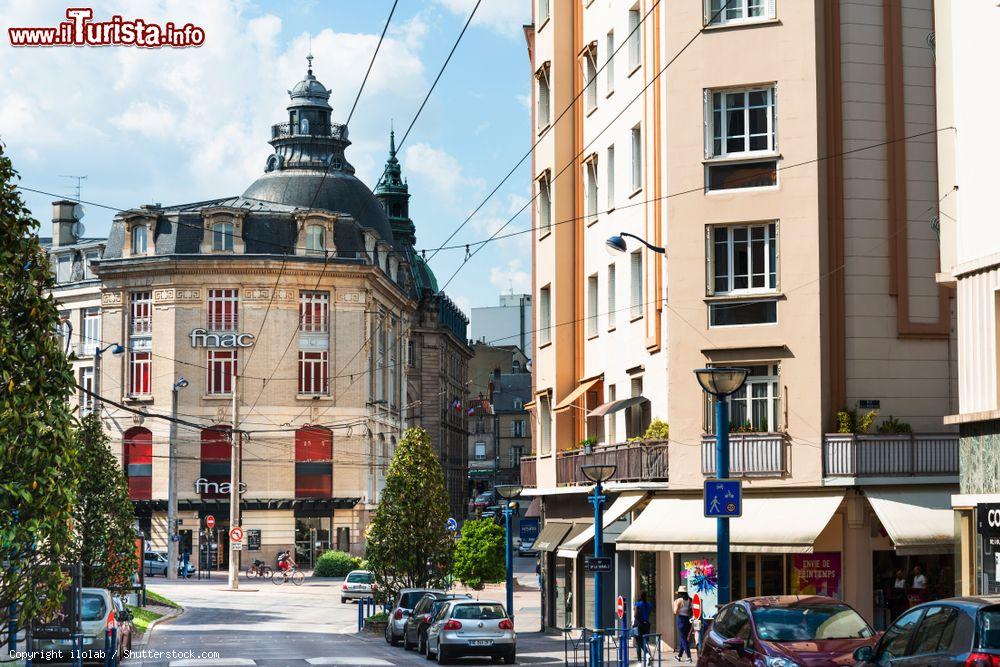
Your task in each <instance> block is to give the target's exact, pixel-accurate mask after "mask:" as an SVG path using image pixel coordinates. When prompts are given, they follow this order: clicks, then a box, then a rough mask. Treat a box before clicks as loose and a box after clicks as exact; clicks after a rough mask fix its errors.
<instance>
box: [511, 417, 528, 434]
mask: <svg viewBox="0 0 1000 667" xmlns="http://www.w3.org/2000/svg"><path fill="white" fill-rule="evenodd" d="M510 436H511V437H512V438H523V437H525V435H524V420H523V419H514V420H513V421H511V422H510Z"/></svg>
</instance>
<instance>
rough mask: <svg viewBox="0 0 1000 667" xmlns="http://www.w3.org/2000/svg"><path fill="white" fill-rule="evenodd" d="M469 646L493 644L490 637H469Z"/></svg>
mask: <svg viewBox="0 0 1000 667" xmlns="http://www.w3.org/2000/svg"><path fill="white" fill-rule="evenodd" d="M469 646H493V640H492V639H470V640H469Z"/></svg>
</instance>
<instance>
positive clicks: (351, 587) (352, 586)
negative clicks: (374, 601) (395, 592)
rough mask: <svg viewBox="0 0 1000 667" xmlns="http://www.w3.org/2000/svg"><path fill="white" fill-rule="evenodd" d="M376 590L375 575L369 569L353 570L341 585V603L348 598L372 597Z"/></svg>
mask: <svg viewBox="0 0 1000 667" xmlns="http://www.w3.org/2000/svg"><path fill="white" fill-rule="evenodd" d="M374 592H375V577H374V576H373V575H372V573H371V572H369V571H368V570H351V571H350V572H348V573H347V578H346V579H344V583H343V584H341V585H340V604H344V603H346V602H347V601H348V600H363V599H365V598H370V597H372V595H373V594H374Z"/></svg>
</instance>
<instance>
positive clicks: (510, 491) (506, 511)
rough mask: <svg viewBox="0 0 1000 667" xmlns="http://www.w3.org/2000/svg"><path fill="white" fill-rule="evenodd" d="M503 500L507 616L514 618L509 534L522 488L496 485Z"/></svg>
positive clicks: (512, 550)
mask: <svg viewBox="0 0 1000 667" xmlns="http://www.w3.org/2000/svg"><path fill="white" fill-rule="evenodd" d="M493 488H494V489H495V490H496V492H497V494H498V495H499V496H500V497H501V498H503V499H504V505H503V519H504V525H505V526H506V530H507V533H506V535H507V614H508V615H509V616H510V617H511V618H514V545H513V536H512V535H511V532H510V521H511V519H512V518H513V516H514V514H515V513H516V512H517V501H516V500H514V499H515V498H517V497H518V496H519V495H521V491H523V490H524V487H523V486H521V485H520V484H498V485H496V486H495V487H493Z"/></svg>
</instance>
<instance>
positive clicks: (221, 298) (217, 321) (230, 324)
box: [206, 288, 240, 331]
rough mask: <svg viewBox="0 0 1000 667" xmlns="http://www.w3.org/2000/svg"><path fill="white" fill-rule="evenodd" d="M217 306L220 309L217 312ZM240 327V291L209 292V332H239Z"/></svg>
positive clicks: (227, 289)
mask: <svg viewBox="0 0 1000 667" xmlns="http://www.w3.org/2000/svg"><path fill="white" fill-rule="evenodd" d="M216 304H218V305H219V307H220V309H218V310H217V308H216ZM220 313H221V314H220ZM239 326H240V291H239V290H238V289H229V288H226V289H210V290H208V320H207V327H206V328H207V329H208V330H209V331H237V330H238V329H239Z"/></svg>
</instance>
